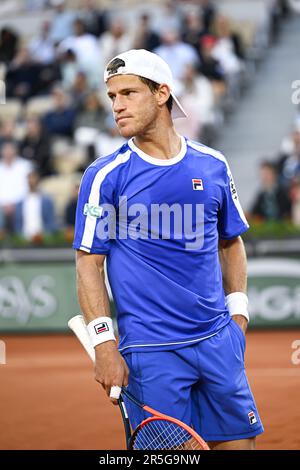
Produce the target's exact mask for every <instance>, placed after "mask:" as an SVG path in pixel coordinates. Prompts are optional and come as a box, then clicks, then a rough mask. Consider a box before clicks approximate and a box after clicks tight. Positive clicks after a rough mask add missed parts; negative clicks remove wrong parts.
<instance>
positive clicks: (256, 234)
mask: <svg viewBox="0 0 300 470" xmlns="http://www.w3.org/2000/svg"><path fill="white" fill-rule="evenodd" d="M289 238H300V227H297V226H295V225H293V224H292V223H290V222H286V221H276V220H274V221H270V222H259V221H252V222H250V229H249V230H248V231H247V232H245V233H244V235H243V239H244V240H245V241H249V242H251V241H256V240H263V239H275V240H283V239H289ZM72 241H73V233H72V231H61V232H57V233H54V234H52V235H49V234H45V235H43V236H42V237H36V238H35V239H34V240H31V241H29V240H26V239H25V238H23V237H21V236H19V235H9V236H2V238H0V248H2V249H3V248H26V247H45V248H46V247H71V246H72Z"/></svg>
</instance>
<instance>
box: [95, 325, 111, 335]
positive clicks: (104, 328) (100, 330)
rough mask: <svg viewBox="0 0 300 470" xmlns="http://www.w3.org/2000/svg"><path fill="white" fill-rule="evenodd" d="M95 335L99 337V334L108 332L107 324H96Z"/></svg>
mask: <svg viewBox="0 0 300 470" xmlns="http://www.w3.org/2000/svg"><path fill="white" fill-rule="evenodd" d="M94 328H95V331H96V334H97V335H100V333H104V332H105V331H109V328H108V324H107V323H105V322H103V323H98V324H97V325H95V326H94Z"/></svg>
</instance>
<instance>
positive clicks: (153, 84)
mask: <svg viewBox="0 0 300 470" xmlns="http://www.w3.org/2000/svg"><path fill="white" fill-rule="evenodd" d="M139 79H140V80H141V81H142V82H143V83H145V85H147V86H148V87H149V88H150V91H151V92H152V93H153V94H154V93H155V92H156V91H157V90H158V88H159V83H156V82H154V81H153V80H149V78H144V77H140V76H139ZM166 105H167V108H168V110H169V112H170V113H171V111H172V107H173V97H172V95H170V96H169V99H168V101H167V102H166Z"/></svg>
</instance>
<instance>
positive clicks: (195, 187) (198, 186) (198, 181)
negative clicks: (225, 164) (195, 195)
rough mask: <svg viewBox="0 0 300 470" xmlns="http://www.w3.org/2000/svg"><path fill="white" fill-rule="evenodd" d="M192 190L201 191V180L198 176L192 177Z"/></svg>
mask: <svg viewBox="0 0 300 470" xmlns="http://www.w3.org/2000/svg"><path fill="white" fill-rule="evenodd" d="M192 183H193V190H194V191H203V189H204V188H203V182H202V180H201V179H199V178H195V179H192Z"/></svg>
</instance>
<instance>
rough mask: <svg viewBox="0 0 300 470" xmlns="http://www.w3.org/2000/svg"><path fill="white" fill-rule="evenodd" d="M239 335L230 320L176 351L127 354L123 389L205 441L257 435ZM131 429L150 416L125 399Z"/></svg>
mask: <svg viewBox="0 0 300 470" xmlns="http://www.w3.org/2000/svg"><path fill="white" fill-rule="evenodd" d="M244 352H245V336H244V333H243V332H242V330H241V329H240V327H239V326H238V325H237V324H236V323H235V322H234V321H233V320H231V321H230V322H229V323H228V324H227V326H225V327H224V328H222V329H221V330H220V331H219V332H218V333H217V334H216V335H214V336H213V337H211V338H209V339H206V340H204V341H201V342H199V343H197V344H195V345H192V346H187V347H185V348H181V349H179V350H170V351H159V352H158V351H155V352H140V351H139V352H130V353H127V354H125V355H124V358H125V360H126V362H127V365H128V367H129V369H130V375H129V386H128V390H129V391H130V392H131V393H132V394H133V395H134V396H135V397H136V398H138V399H139V400H140V401H141V402H143V403H144V404H146V405H148V406H150V407H151V408H154V409H155V410H157V411H159V412H161V413H165V414H167V415H169V416H172V417H174V418H177V419H179V420H181V421H183V422H184V423H186V424H188V425H189V426H192V427H194V429H195V430H196V431H197V432H198V433H199V434H200V435H201V436H202V437H203V438H204V439H205V440H206V441H223V440H225V441H226V440H237V439H246V438H250V437H254V436H256V435H258V434H260V433H262V432H263V426H262V423H261V420H260V417H259V414H258V411H257V407H256V404H255V402H254V398H253V396H252V392H251V390H250V387H249V384H248V380H247V377H246V373H245V368H244ZM126 406H127V410H128V414H129V418H130V421H131V425H132V427H133V428H134V429H135V428H136V427H137V426H138V425H139V424H140V423H141V422H142V421H143V420H144V419H146V418H147V417H148V416H150V415H149V414H148V413H146V412H144V411H143V410H142V409H140V408H139V407H137V406H136V405H134V404H132V403H131V402H130V401H128V400H126Z"/></svg>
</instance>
